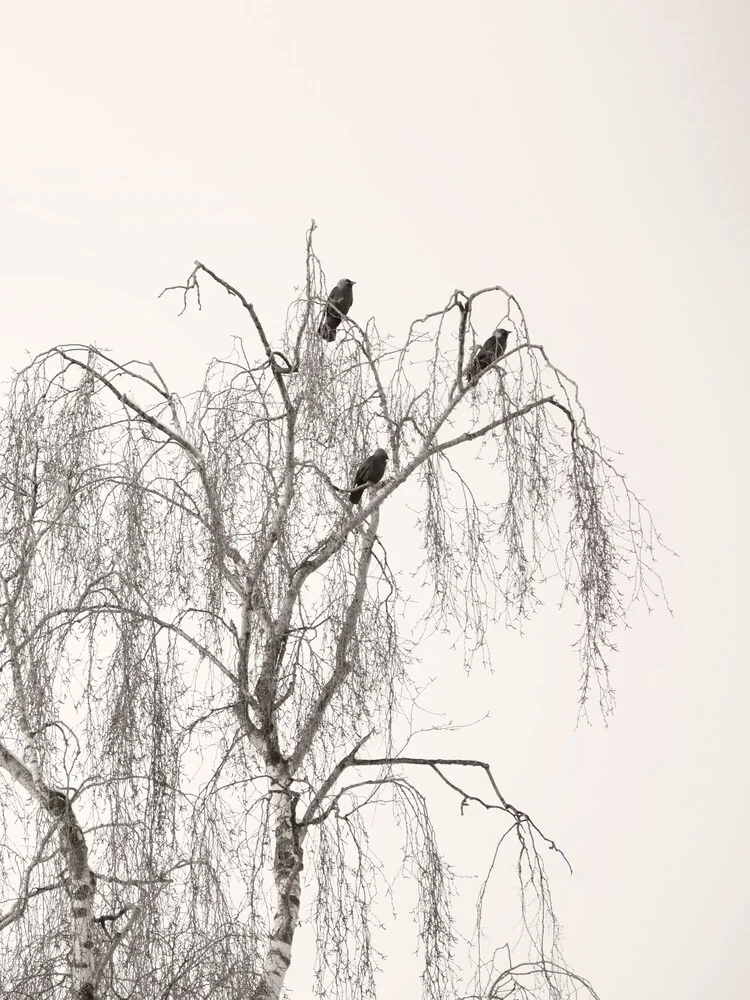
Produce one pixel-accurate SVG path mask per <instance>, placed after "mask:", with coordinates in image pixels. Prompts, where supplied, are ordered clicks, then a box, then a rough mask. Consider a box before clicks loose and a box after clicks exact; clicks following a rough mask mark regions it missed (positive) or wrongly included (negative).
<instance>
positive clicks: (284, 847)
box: [254, 765, 302, 1000]
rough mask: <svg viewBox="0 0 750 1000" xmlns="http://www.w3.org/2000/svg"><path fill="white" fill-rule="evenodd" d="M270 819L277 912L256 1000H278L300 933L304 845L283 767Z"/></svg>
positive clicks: (274, 774) (277, 769)
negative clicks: (297, 934)
mask: <svg viewBox="0 0 750 1000" xmlns="http://www.w3.org/2000/svg"><path fill="white" fill-rule="evenodd" d="M269 770H270V772H271V815H272V818H273V822H274V840H275V848H274V865H273V869H274V871H273V877H274V884H275V886H276V912H275V914H274V921H273V928H272V930H271V935H270V939H269V942H268V951H267V952H266V958H265V962H264V964H263V973H262V975H261V978H260V980H259V981H258V984H257V986H256V988H255V994H254V1000H278V998H279V997H280V996H281V991H282V989H283V987H284V980H285V978H286V973H287V969H288V968H289V965H290V963H291V960H292V940H293V938H294V932H295V930H296V929H297V922H298V920H299V905H300V872H301V871H302V843H301V837H300V831H299V829H298V827H297V825H296V823H295V817H294V808H295V804H296V796H295V795H294V793H293V792H292V791H291V790H290V784H291V779H290V777H289V774H288V773H287V771H286V768H285V767H284V766H283V765H276V766H271V767H270V768H269Z"/></svg>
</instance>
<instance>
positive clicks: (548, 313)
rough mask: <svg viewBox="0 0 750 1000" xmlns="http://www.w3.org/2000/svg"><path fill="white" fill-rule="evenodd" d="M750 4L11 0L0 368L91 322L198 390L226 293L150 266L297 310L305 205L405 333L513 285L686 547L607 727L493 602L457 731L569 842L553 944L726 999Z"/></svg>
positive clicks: (742, 967)
mask: <svg viewBox="0 0 750 1000" xmlns="http://www.w3.org/2000/svg"><path fill="white" fill-rule="evenodd" d="M749 10H750V8H748V5H747V4H746V3H744V2H742V0H736V2H734V3H730V2H715V0H714V2H711V3H709V2H705V0H704V2H699V3H696V2H692V3H691V2H686V0H672V2H667V0H651V2H644V0H635V2H633V0H629V2H625V0H588V2H578V3H571V2H567V3H563V2H553V0H530V2H526V3H519V2H513V3H506V2H504V0H487V2H482V3H471V2H466V0H465V2H463V3H461V4H459V3H446V2H433V3H422V2H403V0H402V2H401V3H393V2H390V0H381V2H379V3H377V4H367V5H364V4H358V3H348V4H342V3H334V2H328V0H314V2H304V3H303V2H294V3H284V2H277V3H275V4H271V3H258V2H236V3H228V2H223V3H222V2H214V3H211V4H208V3H200V4H199V3H195V2H193V0H182V2H180V3H164V2H161V3H153V2H152V3H148V4H146V3H142V2H130V3H128V4H126V5H110V4H102V3H93V2H85V3H80V2H71V3H66V4H58V3H52V2H49V0H47V2H41V3H27V4H21V3H17V4H10V3H6V4H5V5H4V9H3V23H2V31H1V32H0V36H1V37H0V46H1V47H2V59H1V61H0V85H1V86H2V94H3V113H2V124H1V125H0V127H1V128H2V139H3V154H2V156H0V177H1V178H2V184H0V213H1V219H0V233H1V234H2V238H1V239H0V271H1V272H2V273H1V275H0V280H1V281H2V294H1V295H0V331H1V332H0V362H1V364H0V377H2V379H3V380H6V379H7V378H8V377H9V375H10V373H11V370H12V369H13V368H18V367H19V366H20V365H22V364H23V362H24V359H25V358H26V357H27V353H31V354H34V353H36V352H37V351H39V350H41V349H42V348H45V347H48V346H51V345H53V344H55V343H59V342H70V341H77V342H82V341H83V342H89V341H95V342H97V343H98V344H99V345H100V346H105V347H109V348H111V349H113V350H114V351H116V352H117V354H118V356H120V357H133V356H139V357H147V358H149V359H152V360H153V361H154V362H156V363H157V364H158V365H159V366H160V368H161V370H162V372H163V374H164V375H165V376H166V377H167V379H168V380H169V381H170V382H171V383H172V384H173V385H174V387H175V388H176V389H178V390H179V391H185V390H188V389H190V388H192V387H195V386H196V385H197V382H198V380H199V379H200V373H201V369H202V365H203V363H204V362H205V361H207V360H208V358H209V357H210V356H211V355H213V354H216V353H218V354H222V353H224V351H225V350H226V349H228V348H229V346H230V336H231V335H232V334H234V333H239V332H242V330H243V326H242V322H243V318H242V316H241V315H240V314H239V313H237V314H236V320H235V319H230V320H229V321H225V316H226V315H227V314H226V313H225V312H224V311H222V312H221V323H220V324H218V325H217V321H216V315H217V314H214V321H213V322H212V315H211V312H210V310H206V311H204V312H203V313H202V314H201V315H200V316H198V315H189V316H185V317H183V318H182V319H181V320H178V319H177V318H176V315H175V314H176V309H175V307H174V306H175V304H174V302H165V300H164V299H162V300H157V298H156V295H157V293H158V292H159V291H160V289H161V288H162V287H163V286H164V285H167V284H173V283H175V282H177V281H179V280H181V279H184V277H185V276H186V275H187V274H188V272H189V271H190V269H191V267H192V262H193V260H194V259H195V258H200V259H201V260H202V261H203V262H204V263H206V264H207V265H208V266H210V267H212V268H213V269H215V270H217V271H219V272H220V273H221V274H222V275H223V276H224V277H225V278H226V279H227V280H229V281H231V282H233V283H234V284H237V285H238V286H239V287H241V288H242V289H243V291H245V293H246V294H247V295H248V297H250V298H251V299H252V301H253V302H254V304H255V305H256V307H257V309H258V310H259V312H260V314H261V316H262V317H263V318H264V320H265V321H266V323H267V325H268V327H269V328H270V329H274V328H276V327H280V325H281V324H282V322H283V319H284V315H285V311H286V306H287V303H288V302H289V300H290V299H291V298H292V296H293V287H294V285H295V284H299V283H300V281H301V280H302V278H303V268H304V259H303V252H304V236H305V229H306V227H307V225H308V224H309V221H310V219H311V218H313V217H314V218H315V219H316V221H317V224H318V227H319V230H318V234H317V249H318V252H319V253H320V255H321V258H322V262H323V265H324V267H325V269H326V271H327V274H328V276H329V284H330V283H333V282H335V281H336V280H337V279H338V278H339V277H341V276H342V275H344V274H346V275H348V276H350V277H352V278H354V279H356V280H357V282H358V284H357V288H356V304H355V312H356V314H357V318H358V319H359V320H360V322H362V321H364V320H366V319H367V318H368V317H369V316H371V315H376V316H377V317H378V320H379V326H380V329H381V331H383V332H387V333H390V334H392V335H393V336H394V338H401V337H402V336H403V334H404V331H405V329H406V326H407V325H408V322H409V321H410V320H411V319H412V318H414V317H416V316H418V315H422V314H424V313H425V312H427V311H428V310H430V309H434V308H438V307H440V306H441V305H443V304H444V303H445V301H446V300H447V298H448V296H449V295H450V293H451V291H452V290H453V289H454V288H455V287H457V286H458V287H462V288H464V289H466V290H469V289H472V288H478V287H481V286H483V285H487V284H494V283H497V282H499V283H502V284H503V285H504V286H505V287H507V288H510V289H512V290H513V291H514V292H515V294H516V296H517V297H518V299H519V300H520V302H521V304H522V305H523V307H524V309H525V312H526V316H527V319H528V322H529V325H530V329H531V333H532V336H533V339H534V341H536V342H542V343H544V344H545V345H546V346H547V348H548V349H549V350H550V351H552V353H553V355H554V358H555V359H556V360H557V361H558V362H559V363H560V364H562V366H563V367H564V368H565V369H566V370H567V371H568V372H569V373H570V374H572V375H573V376H574V377H575V378H576V379H577V380H578V382H579V384H580V387H581V392H582V397H583V399H584V401H585V403H586V405H587V408H588V412H589V417H590V419H591V422H592V424H593V426H594V428H595V429H596V430H597V431H598V432H599V433H600V435H601V436H602V437H603V439H604V440H605V442H606V443H608V444H609V445H610V446H611V447H613V448H616V449H618V450H619V451H620V452H622V457H621V459H620V465H621V468H622V469H623V470H624V471H626V472H627V473H628V476H629V481H630V483H631V486H632V487H633V488H634V489H635V491H636V492H637V493H638V494H639V495H640V496H641V497H643V498H644V499H645V500H646V501H647V503H648V504H649V506H650V508H651V510H652V512H653V514H654V517H655V519H656V522H657V524H658V525H659V527H660V529H661V531H662V534H663V535H664V538H665V541H666V542H667V543H668V544H669V545H670V546H671V547H672V548H673V549H674V550H676V551H677V552H678V553H679V558H678V559H671V558H668V557H666V556H665V558H664V560H663V562H662V564H661V565H662V570H663V575H664V579H665V583H666V585H667V589H668V592H669V596H670V600H671V602H672V605H673V608H674V617H673V618H672V617H670V616H669V614H668V613H667V612H666V611H665V610H664V608H663V607H661V608H658V609H657V610H656V612H655V613H654V614H652V615H651V616H648V615H646V614H645V613H636V614H635V615H634V618H633V623H632V624H633V626H634V627H633V629H632V631H629V632H627V633H624V634H623V635H621V636H620V640H619V647H620V652H619V654H618V655H617V656H616V658H615V662H614V670H615V673H614V683H615V687H616V689H617V694H618V709H617V713H616V715H615V717H614V719H613V720H612V722H611V725H610V727H609V729H604V727H603V726H601V725H600V724H599V725H596V726H594V727H593V728H588V727H586V726H579V727H578V728H576V726H575V723H576V698H577V663H576V659H575V655H574V653H573V652H572V651H571V650H570V649H569V643H570V642H571V641H572V639H573V636H572V634H571V633H570V631H569V630H568V629H567V623H563V625H564V627H563V625H561V623H560V620H558V618H557V613H556V611H555V609H553V608H551V609H548V610H546V611H544V612H542V613H541V614H540V615H539V616H538V617H537V619H536V620H535V621H534V622H533V623H532V624H531V626H530V628H529V631H528V634H527V636H526V638H525V639H524V640H523V641H521V642H519V640H518V639H517V637H516V636H515V635H512V636H509V637H508V639H507V645H505V644H504V643H505V641H506V640H505V635H504V633H498V634H497V636H496V638H495V640H494V641H495V649H494V653H495V667H496V672H495V674H494V675H493V676H487V675H481V672H480V674H477V675H472V677H470V678H469V679H468V680H466V679H465V678H464V677H463V675H462V674H461V673H460V670H458V669H456V671H455V674H451V663H450V662H449V658H448V657H447V656H446V662H445V663H444V664H441V665H440V674H441V677H443V678H446V677H447V678H448V679H449V683H450V684H452V685H454V687H455V691H454V694H455V697H456V699H457V702H456V703H457V704H460V705H461V706H462V707H463V706H465V712H466V717H467V718H468V717H470V716H471V709H470V706H471V704H472V699H476V704H477V705H478V706H480V708H481V710H484V708H485V707H486V706H487V705H490V706H492V713H493V714H492V720H491V721H490V722H487V723H484V724H483V725H482V726H479V727H477V728H475V729H472V730H469V731H468V732H467V733H466V734H462V736H461V739H460V741H458V742H457V743H456V744H455V745H452V746H451V749H452V750H456V749H458V748H459V746H460V748H461V749H462V751H463V752H466V753H470V754H471V755H472V756H484V757H486V758H488V759H491V760H492V762H493V763H494V765H495V766H496V769H497V771H498V774H499V775H501V776H502V780H503V782H504V783H505V788H506V789H508V795H509V797H510V798H511V800H512V801H518V803H519V804H522V806H523V808H524V809H526V810H527V811H529V812H530V813H531V814H532V815H533V816H534V817H535V818H537V819H538V820H539V822H540V823H541V824H542V825H543V826H544V829H545V831H546V832H548V833H549V834H550V836H552V837H554V839H555V840H556V841H557V842H558V843H560V844H562V846H564V848H565V849H566V851H567V853H568V855H569V857H570V858H571V861H572V863H573V866H574V869H575V876H574V878H573V879H570V878H567V877H566V876H565V875H564V872H563V870H562V869H560V870H559V871H558V870H555V872H554V881H553V889H554V891H555V893H556V897H557V901H558V913H559V916H560V919H561V921H562V923H563V925H564V930H565V943H566V953H567V955H568V957H569V958H570V959H571V961H572V962H573V963H574V964H575V966H576V968H577V969H578V970H579V971H580V972H582V973H584V974H585V975H587V976H588V977H589V978H590V979H591V980H592V981H593V983H594V984H595V986H596V987H597V989H598V990H599V992H600V994H601V996H602V997H603V998H606V1000H631V998H632V997H634V996H638V997H640V998H643V1000H663V998H667V997H680V998H682V1000H688V998H692V997H696V998H698V997H700V998H703V997H707V996H726V997H739V996H740V995H742V994H743V993H744V990H745V989H746V986H747V976H748V974H749V973H750V957H749V956H750V952H749V951H748V948H747V918H746V916H745V910H746V906H747V894H748V888H749V886H748V862H747V844H748V840H749V839H750V823H749V818H748V817H749V812H748V806H747V785H748V783H747V777H746V768H747V762H748V753H747V749H748V739H747V718H746V716H747V703H748V696H750V685H749V684H748V655H747V650H746V648H745V647H746V628H745V625H744V624H743V622H745V621H746V620H747V616H748V587H747V582H746V581H747V563H748V533H747V528H746V509H747V500H746V496H747V492H746V470H747V463H748V443H747V442H748V434H747V431H746V428H745V423H746V420H747V417H746V383H747V362H748V349H747V340H748V332H749V331H748V326H749V324H748V319H750V316H749V315H748V313H749V310H748V305H747V294H746V291H745V288H744V287H743V283H744V285H746V284H747V279H748V263H749V261H748V224H749V223H750V196H749V195H748V187H749V186H750V185H749V183H748V178H750V155H749V153H750V143H749V140H748V134H749V133H750V129H749V127H748V126H749V124H750V123H749V122H748V107H750V87H749V85H748V83H749V70H748V66H750V51H748V49H749V45H748V39H749V38H750V13H749ZM396 530H397V528H396V526H395V525H393V524H391V525H390V526H389V523H388V509H387V506H386V508H385V509H384V511H383V515H382V522H381V534H382V535H383V537H384V540H385V542H386V544H388V542H389V537H388V536H389V532H396ZM395 537H396V536H395V534H394V535H392V536H391V541H392V540H393V539H394V538H395ZM509 651H512V655H509ZM447 690H448V692H449V694H450V691H451V690H452V689H451V688H450V687H449V688H448V689H447ZM436 699H437V695H436ZM477 714H480V712H478V711H476V710H475V711H474V715H475V716H476V715H477ZM295 971H299V973H300V974H301V972H302V971H303V970H295ZM396 974H397V973H396ZM404 976H406V973H404ZM297 981H298V982H300V983H301V984H302V983H304V978H303V979H301V980H297ZM402 985H403V989H404V990H405V991H406V990H411V989H412V984H411V982H410V981H409V980H407V979H406V978H405V979H404V982H403V984H402ZM295 994H296V995H298V996H304V995H306V991H305V989H304V988H303V987H300V988H298V989H297V990H296V991H295Z"/></svg>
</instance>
